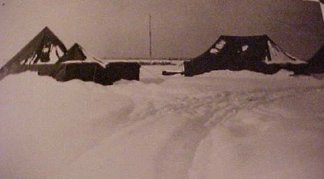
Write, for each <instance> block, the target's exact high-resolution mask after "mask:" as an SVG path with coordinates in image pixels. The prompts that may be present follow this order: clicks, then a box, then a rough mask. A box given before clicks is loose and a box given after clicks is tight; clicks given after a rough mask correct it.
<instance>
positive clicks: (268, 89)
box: [0, 66, 324, 179]
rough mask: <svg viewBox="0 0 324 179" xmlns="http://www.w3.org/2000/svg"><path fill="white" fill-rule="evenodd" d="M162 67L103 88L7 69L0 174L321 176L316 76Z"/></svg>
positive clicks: (323, 116) (322, 116)
mask: <svg viewBox="0 0 324 179" xmlns="http://www.w3.org/2000/svg"><path fill="white" fill-rule="evenodd" d="M167 68H168V67H167V66H142V69H141V81H140V82H138V81H131V82H130V81H120V82H117V84H115V85H113V86H106V87H104V86H100V85H97V84H94V83H91V82H81V81H79V80H73V81H70V82H65V83H60V82H56V81H55V80H54V79H51V78H49V77H39V76H37V75H36V74H35V73H31V72H27V73H23V74H19V75H11V76H8V77H6V78H5V79H4V80H2V81H0V105H1V108H0V178H24V179H25V178H27V179H28V178H30V179H35V178H36V179H37V178H39V179H43V178H55V179H56V178H67V179H74V178H77V179H80V178H85V179H89V178H105V179H106V178H111V179H116V178H118V179H123V178H124V179H129V178H138V179H155V178H165V179H172V178H175V179H181V178H189V179H208V178H210V179H214V178H219V179H223V178H231V179H232V178H234V179H235V178H238V179H240V178H244V179H245V178H246V179H251V178H255V179H259V178H271V179H272V178H282V179H287V178H294V179H298V178H305V179H309V178H314V179H315V178H316V179H317V178H323V177H324V157H323V156H324V111H323V107H324V100H323V97H324V81H321V80H316V79H314V78H312V77H289V76H288V73H287V72H280V73H279V74H276V75H273V76H269V75H262V74H258V73H252V72H246V71H241V72H229V71H218V72H211V73H207V74H203V75H199V76H195V77H190V78H189V77H183V76H180V75H179V76H167V77H166V76H161V75H160V74H161V71H162V70H163V69H167ZM170 68H176V67H174V66H172V67H170Z"/></svg>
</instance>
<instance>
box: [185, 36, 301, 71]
mask: <svg viewBox="0 0 324 179" xmlns="http://www.w3.org/2000/svg"><path fill="white" fill-rule="evenodd" d="M305 66H306V62H303V61H300V60H297V59H296V58H294V57H292V56H291V55H289V54H288V53H286V52H285V51H284V50H282V49H281V48H280V47H279V46H278V45H277V44H275V43H274V42H273V41H272V40H271V39H270V38H269V37H268V36H267V35H261V36H243V37H242V36H221V37H220V38H219V39H218V40H217V41H216V42H215V43H214V44H213V45H212V46H211V47H210V48H209V49H208V50H207V51H206V52H205V53H203V54H202V55H200V56H198V57H196V58H194V59H191V60H189V61H185V62H184V75H185V76H194V75H198V74H202V73H205V72H209V71H212V70H225V69H228V70H233V71H236V70H251V71H255V72H260V73H265V74H273V73H276V72H278V71H279V70H280V69H287V70H291V71H294V72H295V71H296V72H298V71H302V69H303V68H305Z"/></svg>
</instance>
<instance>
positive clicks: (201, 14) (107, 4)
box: [0, 0, 324, 61]
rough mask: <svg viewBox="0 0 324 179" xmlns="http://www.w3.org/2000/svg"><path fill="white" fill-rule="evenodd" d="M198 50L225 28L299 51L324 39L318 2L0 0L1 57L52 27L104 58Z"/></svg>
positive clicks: (307, 53)
mask: <svg viewBox="0 0 324 179" xmlns="http://www.w3.org/2000/svg"><path fill="white" fill-rule="evenodd" d="M149 14H151V16H152V50H153V56H154V57H195V56H198V55H199V54H201V53H203V52H204V51H205V50H206V49H208V48H209V47H210V45H212V44H213V43H214V42H215V41H216V40H217V38H218V37H219V36H220V35H223V34H224V35H261V34H267V35H269V37H270V38H272V39H273V40H274V41H275V42H276V43H277V44H278V45H280V46H281V47H282V48H283V49H284V50H286V51H288V52H289V53H291V54H293V55H295V56H297V57H299V58H309V57H311V56H312V55H313V54H314V53H315V51H316V50H318V49H319V47H320V46H321V45H322V44H323V42H324V23H323V22H322V16H321V10H320V7H319V4H318V3H312V2H304V1H302V0H262V1H255V0H240V1H238V0H176V1H175V0H154V1H153V0H69V1H66V0H55V1H52V0H0V60H2V61H3V60H8V59H10V58H12V57H13V56H14V55H15V54H16V53H17V52H18V51H19V50H20V49H21V48H23V47H24V45H26V44H27V43H28V42H29V41H30V40H31V39H32V38H33V37H34V36H35V35H36V34H37V33H38V32H39V31H41V30H42V29H43V28H44V27H45V26H48V27H49V28H50V29H51V30H52V31H53V32H54V33H55V34H56V35H57V36H58V37H59V38H60V39H61V40H62V41H63V43H64V44H65V45H66V46H67V48H69V47H71V46H72V45H73V43H75V42H78V43H79V44H81V45H82V46H83V47H84V48H85V49H87V51H89V52H91V53H92V54H94V55H96V56H98V57H147V56H149V36H148V33H149V32H148V19H149V18H148V16H149Z"/></svg>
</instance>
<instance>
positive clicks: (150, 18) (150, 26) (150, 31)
mask: <svg viewBox="0 0 324 179" xmlns="http://www.w3.org/2000/svg"><path fill="white" fill-rule="evenodd" d="M151 20H152V17H151V14H150V15H149V40H150V58H152V23H151Z"/></svg>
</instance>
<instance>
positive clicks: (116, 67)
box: [51, 44, 140, 85]
mask: <svg viewBox="0 0 324 179" xmlns="http://www.w3.org/2000/svg"><path fill="white" fill-rule="evenodd" d="M56 65H57V69H56V71H55V73H53V74H51V76H53V77H54V78H55V79H56V80H58V81H68V80H72V79H80V80H83V81H93V82H96V83H99V84H102V85H111V84H113V82H115V81H118V80H121V79H126V80H139V73H140V65H139V64H138V63H125V62H120V63H109V64H107V65H105V64H104V63H103V62H102V61H101V60H99V59H98V58H96V57H94V56H92V55H90V54H89V53H87V52H86V50H85V49H84V48H83V47H81V46H80V45H79V44H74V45H73V46H72V47H71V48H70V49H69V50H68V51H67V52H66V54H65V55H64V56H63V57H62V58H60V60H59V61H58V63H57V64H56Z"/></svg>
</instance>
